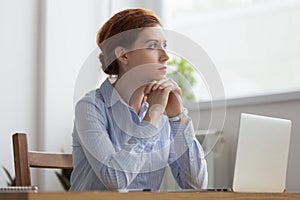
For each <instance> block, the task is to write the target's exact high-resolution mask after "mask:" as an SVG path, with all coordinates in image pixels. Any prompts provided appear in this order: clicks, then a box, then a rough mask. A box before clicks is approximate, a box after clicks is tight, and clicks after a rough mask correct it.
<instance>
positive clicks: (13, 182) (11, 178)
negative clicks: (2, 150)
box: [2, 166, 16, 186]
mask: <svg viewBox="0 0 300 200" xmlns="http://www.w3.org/2000/svg"><path fill="white" fill-rule="evenodd" d="M2 169H3V170H4V172H5V174H6V176H7V177H8V180H9V181H6V184H7V186H16V178H15V177H14V178H13V176H12V175H11V174H10V172H9V171H8V170H7V169H6V168H5V167H4V166H2Z"/></svg>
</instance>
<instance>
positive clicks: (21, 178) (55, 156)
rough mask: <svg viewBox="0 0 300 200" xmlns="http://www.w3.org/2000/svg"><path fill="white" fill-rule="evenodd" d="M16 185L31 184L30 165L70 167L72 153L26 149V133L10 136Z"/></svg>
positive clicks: (38, 166)
mask: <svg viewBox="0 0 300 200" xmlns="http://www.w3.org/2000/svg"><path fill="white" fill-rule="evenodd" d="M12 139H13V149H14V163H15V175H16V185H17V186H31V178H30V167H35V168H58V169H72V168H73V161H72V154H66V153H46V152H37V151H28V143H27V135H26V134H25V133H15V134H14V135H13V136H12Z"/></svg>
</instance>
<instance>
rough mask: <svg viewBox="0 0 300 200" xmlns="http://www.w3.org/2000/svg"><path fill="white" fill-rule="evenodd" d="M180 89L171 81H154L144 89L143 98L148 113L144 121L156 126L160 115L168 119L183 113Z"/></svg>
mask: <svg viewBox="0 0 300 200" xmlns="http://www.w3.org/2000/svg"><path fill="white" fill-rule="evenodd" d="M181 94H182V91H181V88H180V87H179V86H178V85H177V83H176V82H175V81H173V80H172V79H168V78H164V79H161V80H158V81H156V80H154V81H152V82H150V83H149V84H147V85H146V86H145V87H144V96H145V98H146V100H147V102H148V103H149V109H148V112H147V114H146V116H145V118H144V120H147V121H149V122H150V123H153V124H156V123H157V121H158V118H159V116H160V115H161V114H163V113H165V114H166V115H167V116H168V117H173V116H176V115H178V114H180V113H182V112H183V107H182V100H181V97H180V96H181Z"/></svg>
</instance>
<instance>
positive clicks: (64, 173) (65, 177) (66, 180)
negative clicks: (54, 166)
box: [55, 169, 72, 191]
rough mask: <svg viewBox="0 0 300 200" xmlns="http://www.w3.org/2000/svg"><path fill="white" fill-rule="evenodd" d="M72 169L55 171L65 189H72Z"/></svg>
mask: <svg viewBox="0 0 300 200" xmlns="http://www.w3.org/2000/svg"><path fill="white" fill-rule="evenodd" d="M71 173H72V169H62V170H61V171H60V172H57V171H56V172H55V175H56V177H57V178H58V180H59V182H60V184H61V185H62V186H63V188H64V190H66V191H68V190H69V189H70V186H71V184H70V178H71Z"/></svg>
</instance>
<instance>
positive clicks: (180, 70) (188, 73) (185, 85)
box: [167, 58, 196, 101]
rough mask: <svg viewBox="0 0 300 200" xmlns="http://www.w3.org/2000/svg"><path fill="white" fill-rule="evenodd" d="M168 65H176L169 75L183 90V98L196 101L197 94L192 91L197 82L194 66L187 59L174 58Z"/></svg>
mask: <svg viewBox="0 0 300 200" xmlns="http://www.w3.org/2000/svg"><path fill="white" fill-rule="evenodd" d="M167 64H168V65H170V66H174V67H175V69H174V70H173V71H172V72H171V73H169V74H168V75H167V76H168V77H170V78H172V79H174V80H175V81H176V82H177V84H178V86H179V87H180V88H181V90H182V98H183V100H187V101H194V100H195V95H194V94H193V92H192V90H191V89H192V87H193V86H194V85H195V84H196V79H195V77H194V71H195V70H194V68H193V66H192V65H191V64H190V63H188V62H187V61H186V60H185V59H183V58H180V59H177V58H174V59H172V60H170V61H168V62H167Z"/></svg>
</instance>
